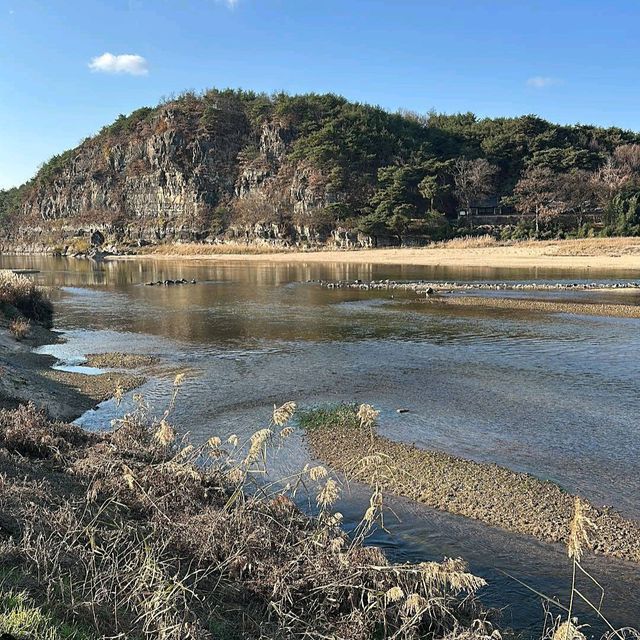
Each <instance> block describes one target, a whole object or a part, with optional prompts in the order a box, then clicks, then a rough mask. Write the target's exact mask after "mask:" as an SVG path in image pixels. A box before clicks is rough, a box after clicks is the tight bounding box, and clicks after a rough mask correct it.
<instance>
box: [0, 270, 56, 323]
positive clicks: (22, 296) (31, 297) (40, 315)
mask: <svg viewBox="0 0 640 640" xmlns="http://www.w3.org/2000/svg"><path fill="white" fill-rule="evenodd" d="M1 305H6V306H8V307H10V308H13V309H16V310H17V311H18V312H19V313H21V314H22V315H23V316H24V317H25V318H27V319H29V320H33V321H35V322H39V323H40V324H43V325H44V326H46V327H50V326H51V323H52V320H53V305H52V304H51V301H50V300H49V299H48V298H47V296H46V294H45V293H44V292H43V291H42V289H40V288H39V287H37V286H36V285H35V284H34V282H33V281H32V280H30V279H29V278H27V277H26V276H23V275H17V274H15V273H13V272H12V271H8V270H4V269H3V270H0V306H1Z"/></svg>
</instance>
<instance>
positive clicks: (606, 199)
mask: <svg viewBox="0 0 640 640" xmlns="http://www.w3.org/2000/svg"><path fill="white" fill-rule="evenodd" d="M624 146H637V145H624ZM618 149H621V147H618ZM618 149H616V152H618ZM626 155H627V154H626V153H625V151H622V152H620V157H619V158H616V157H615V156H609V157H608V158H607V161H606V162H605V163H604V165H603V166H602V167H600V169H598V171H596V172H595V173H594V174H593V177H592V180H591V182H592V186H593V189H594V193H595V198H596V202H597V203H598V205H599V206H600V208H601V209H602V210H603V211H604V212H605V216H608V215H609V212H610V210H611V203H612V202H613V199H614V197H615V196H616V194H618V193H619V192H620V191H621V189H622V188H623V187H624V186H625V185H627V184H629V182H631V179H632V173H631V171H630V170H629V164H628V163H629V162H632V160H631V158H629V157H627V158H625V156H626Z"/></svg>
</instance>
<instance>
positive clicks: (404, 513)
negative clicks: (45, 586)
mask: <svg viewBox="0 0 640 640" xmlns="http://www.w3.org/2000/svg"><path fill="white" fill-rule="evenodd" d="M7 267H14V268H32V269H38V270H39V271H40V273H38V274H36V275H35V276H34V277H35V278H36V279H37V281H38V282H40V283H42V284H46V285H56V286H57V287H59V288H58V289H57V290H56V291H55V292H54V298H55V303H56V320H55V324H56V328H57V329H60V330H62V331H63V332H64V334H65V337H66V339H67V342H66V343H64V344H61V345H55V346H52V347H47V348H46V349H47V352H49V353H53V354H54V355H56V356H57V357H58V358H59V359H60V361H61V362H62V363H63V364H66V365H75V364H79V363H81V361H82V357H83V355H84V354H86V353H89V352H106V351H127V352H135V353H151V354H155V355H158V356H159V357H160V358H161V360H162V362H163V363H165V364H166V365H170V366H171V368H172V370H175V369H176V368H178V369H180V370H184V371H185V372H186V373H187V381H186V382H185V384H184V387H183V389H182V391H181V395H180V399H179V402H178V407H177V410H176V413H175V415H174V422H175V424H176V426H178V427H179V428H180V429H181V430H182V431H184V432H189V433H190V434H191V436H192V437H193V438H194V439H196V440H202V439H206V438H208V437H210V436H211V435H214V434H215V435H221V436H223V435H225V434H230V433H236V434H238V435H240V436H242V435H245V436H246V435H249V434H250V433H253V432H254V431H255V430H257V429H258V428H261V427H263V426H265V423H266V422H268V418H269V414H270V408H271V407H272V406H273V404H274V403H275V404H281V403H282V402H284V401H287V400H293V401H295V402H296V403H297V404H298V405H299V406H301V407H310V406H314V405H317V404H323V403H329V402H338V401H348V402H350V401H356V402H368V403H371V404H373V405H374V406H376V407H377V408H378V409H380V410H381V415H380V432H381V433H382V434H383V435H386V436H388V437H389V438H392V439H396V440H400V441H403V442H409V443H415V444H416V445H418V446H420V447H429V448H437V449H440V450H443V451H447V452H449V453H452V454H456V455H460V456H464V457H467V458H471V459H474V460H478V461H487V462H495V463H498V464H501V465H505V466H507V467H510V468H512V469H514V470H517V471H523V472H527V473H531V474H533V475H535V476H537V477H540V478H544V479H550V480H553V481H554V482H557V483H559V484H560V485H561V486H562V487H564V488H566V489H567V490H568V491H571V492H575V493H578V494H580V495H582V496H584V497H586V498H588V499H590V500H591V501H593V502H594V503H595V504H598V505H603V504H606V505H612V506H613V507H614V508H615V509H617V510H618V511H620V512H621V513H623V514H624V515H625V516H628V517H631V518H636V519H640V461H639V458H638V453H639V452H640V426H639V423H638V416H639V415H640V393H639V391H640V357H639V356H640V332H639V331H638V328H639V326H640V321H638V320H636V319H623V318H602V317H594V316H575V315H568V314H558V315H549V314H540V313H533V312H524V311H519V312H511V311H505V310H500V311H498V310H493V311H492V310H490V309H485V308H482V309H479V308H468V309H465V308H450V307H434V306H432V305H429V304H426V303H424V302H421V301H418V300H417V299H416V296H415V294H410V293H397V292H396V293H395V294H394V292H393V291H359V290H351V289H335V290H328V289H324V288H321V287H319V286H317V285H314V284H310V283H308V282H307V281H308V280H314V279H331V280H333V279H355V278H360V279H362V280H370V279H383V278H391V279H395V280H407V279H416V278H424V279H427V280H430V281H433V280H457V281H462V280H466V281H475V280H478V281H487V280H506V279H511V280H518V281H530V280H536V281H541V280H557V279H570V280H571V281H572V282H578V281H580V280H582V279H586V280H588V281H591V280H594V279H599V280H603V279H614V278H615V280H616V281H618V280H620V279H625V278H631V279H632V278H634V277H636V278H637V277H638V274H633V273H629V274H622V276H621V275H620V274H616V275H615V276H613V275H612V274H607V273H606V272H605V273H599V274H594V273H591V272H582V273H581V272H572V273H567V272H559V271H542V270H502V271H500V270H495V269H464V270H462V269H444V268H439V267H406V266H405V267H400V266H398V267H393V266H387V265H385V266H376V265H354V264H350V265H346V264H314V263H311V262H310V263H308V264H305V263H295V264H294V263H286V262H283V263H261V262H246V263H242V262H233V263H231V262H227V263H224V262H206V261H151V260H138V261H113V262H105V263H94V262H90V261H87V260H73V259H63V258H51V257H42V256H15V257H10V256H0V268H7ZM166 278H171V279H176V278H185V279H187V280H191V279H195V280H196V281H197V284H195V285H182V286H170V287H158V286H156V287H147V286H144V284H143V283H144V282H147V281H155V280H164V279H166ZM493 295H495V294H493ZM524 295H537V296H540V295H541V294H540V293H537V294H536V293H530V294H524ZM558 295H562V297H563V298H570V297H571V296H572V295H576V296H584V295H585V294H584V293H577V292H576V293H575V294H571V293H567V292H563V293H562V294H558ZM588 295H591V296H600V297H601V298H602V299H603V300H607V301H612V300H613V301H615V300H620V301H624V302H626V303H627V304H640V295H639V294H638V293H633V292H629V291H625V292H623V293H618V292H615V291H607V292H606V293H599V294H598V293H589V294H588ZM170 390H171V376H169V375H158V376H156V377H154V378H153V379H151V380H150V381H149V382H148V383H147V384H146V385H145V386H144V387H143V388H142V389H141V391H142V393H143V394H144V395H145V397H146V398H147V399H148V400H149V401H150V402H151V403H152V405H153V406H155V407H156V408H157V409H158V410H160V408H161V407H163V406H164V403H165V402H166V400H167V398H168V396H169V394H170ZM125 406H126V403H125ZM399 408H402V409H408V412H406V413H401V414H400V413H398V412H397V409H399ZM122 410H123V408H122V407H120V408H118V407H116V406H115V403H114V402H113V401H108V402H105V403H103V404H102V405H100V407H99V408H98V409H97V410H94V411H90V412H88V413H87V414H85V415H84V416H82V417H81V418H80V419H79V421H78V422H79V423H80V424H82V425H83V426H85V427H87V428H89V429H97V428H103V427H104V425H108V424H109V420H110V419H111V418H113V417H115V416H116V415H118V414H119V413H120V412H121V411H122ZM307 460H308V453H307V451H306V449H305V446H304V440H303V438H302V437H301V436H300V435H299V434H297V435H296V436H295V437H294V438H293V441H292V442H291V445H290V446H289V447H288V448H287V449H286V450H284V451H283V452H281V453H280V454H279V455H278V457H277V458H276V459H275V460H274V461H273V467H272V469H273V473H274V474H279V473H280V474H285V473H287V472H288V471H290V470H292V469H299V468H301V467H302V466H303V465H304V464H305V462H306V461H307ZM366 500H367V494H366V490H365V489H363V488H362V487H358V486H351V487H350V489H349V491H347V492H346V493H345V495H344V497H343V499H342V501H341V503H340V504H339V505H338V509H339V510H340V511H341V512H342V513H343V514H344V515H345V526H346V527H347V528H349V527H352V526H353V525H354V524H355V523H356V522H357V521H358V520H359V518H360V516H361V515H362V512H363V510H364V508H365V507H364V505H365V502H366ZM390 505H391V506H392V507H393V511H394V513H395V515H392V514H389V516H388V518H387V521H386V524H387V528H388V532H378V533H376V534H375V535H374V536H373V539H372V542H373V543H376V544H380V545H382V546H384V547H385V548H386V549H387V552H388V553H389V554H390V555H392V556H393V557H394V558H397V559H402V560H412V561H416V560H428V559H441V558H442V557H443V556H445V555H446V556H462V557H464V558H465V559H466V560H467V561H468V562H469V564H470V566H471V569H472V571H474V572H475V573H477V574H478V575H482V576H483V577H485V578H486V579H487V580H488V581H489V586H488V587H487V588H485V589H484V590H483V591H482V592H481V597H482V600H483V601H484V602H485V603H486V604H487V605H489V606H494V607H499V608H504V611H503V613H502V620H503V624H504V625H505V626H512V627H513V628H514V629H515V630H517V631H522V632H527V633H528V634H530V635H531V636H536V635H537V634H539V632H540V630H541V627H542V621H543V618H544V614H543V610H542V606H541V602H540V598H539V597H538V596H536V595H535V594H534V593H532V592H531V591H529V590H528V589H526V588H525V587H523V586H522V585H521V584H519V583H518V582H516V581H515V580H513V579H512V578H510V577H508V576H506V575H504V574H503V573H502V571H505V572H507V573H510V574H512V575H513V576H515V577H517V578H518V579H519V580H521V581H523V582H525V583H527V584H528V585H530V586H531V587H533V588H535V589H538V590H539V591H542V592H544V593H546V594H548V595H550V596H554V597H555V596H557V597H559V598H560V599H561V600H563V601H566V600H567V593H568V589H569V583H570V564H569V560H568V558H567V557H566V553H565V550H564V549H563V548H561V547H560V546H554V545H548V544H543V543H540V542H537V541H535V540H533V539H530V538H528V537H526V536H516V535H513V534H508V533H505V532H503V531H501V530H497V529H493V528H491V527H488V526H485V525H483V524H480V523H477V522H473V521H469V520H467V519H464V518H460V517H456V516H452V515H449V514H443V513H439V512H437V511H433V510H430V509H427V508H425V507H422V506H419V505H415V504H411V503H409V502H408V501H405V500H400V499H392V500H391V501H390ZM587 564H588V568H589V569H590V570H591V571H592V572H593V573H594V575H595V576H596V577H598V579H600V580H601V581H602V582H603V584H605V586H606V591H607V593H606V597H605V605H604V608H603V610H604V612H605V613H606V614H607V615H608V617H609V618H610V620H611V622H612V623H614V624H615V625H619V626H622V625H629V624H636V625H637V624H639V623H640V576H639V572H638V567H637V566H636V565H632V564H630V563H624V562H621V561H612V560H609V559H607V560H605V559H602V558H598V557H595V558H589V559H588V560H587ZM585 589H586V590H587V591H589V589H588V588H586V587H585ZM590 593H594V591H593V590H591V591H590ZM577 611H578V614H579V615H580V617H581V619H584V620H589V618H588V616H587V613H586V610H585V609H584V608H581V607H580V606H579V605H578V609H577ZM591 621H592V620H591ZM594 629H597V626H596V627H594Z"/></svg>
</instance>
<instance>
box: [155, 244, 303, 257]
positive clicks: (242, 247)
mask: <svg viewBox="0 0 640 640" xmlns="http://www.w3.org/2000/svg"><path fill="white" fill-rule="evenodd" d="M291 251H292V249H290V248H287V247H279V246H274V245H271V244H247V243H243V242H225V243H224V244H196V243H169V244H161V245H158V246H155V247H151V248H150V249H149V250H148V253H150V254H152V255H164V256H174V255H175V256H213V255H262V254H274V253H289V252H291Z"/></svg>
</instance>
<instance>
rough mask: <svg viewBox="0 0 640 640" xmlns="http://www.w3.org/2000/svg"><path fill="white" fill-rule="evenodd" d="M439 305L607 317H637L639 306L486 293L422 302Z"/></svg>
mask: <svg viewBox="0 0 640 640" xmlns="http://www.w3.org/2000/svg"><path fill="white" fill-rule="evenodd" d="M422 302H423V303H424V304H432V305H436V306H442V307H445V308H446V307H469V308H486V309H506V310H509V311H535V312H539V313H572V314H576V315H584V316H601V317H608V318H640V305H630V304H603V303H599V302H557V301H554V300H536V299H534V298H512V297H508V298H507V297H505V298H495V297H488V296H439V297H434V298H430V299H429V300H424V301H422Z"/></svg>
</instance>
